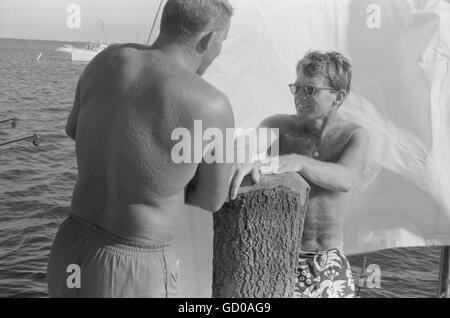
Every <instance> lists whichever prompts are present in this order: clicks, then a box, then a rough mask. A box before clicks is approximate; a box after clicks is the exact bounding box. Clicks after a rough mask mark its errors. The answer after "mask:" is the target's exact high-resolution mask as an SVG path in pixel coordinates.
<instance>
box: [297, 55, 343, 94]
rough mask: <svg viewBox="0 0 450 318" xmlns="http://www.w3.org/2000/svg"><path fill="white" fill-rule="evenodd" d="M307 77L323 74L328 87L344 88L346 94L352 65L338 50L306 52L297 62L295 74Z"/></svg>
mask: <svg viewBox="0 0 450 318" xmlns="http://www.w3.org/2000/svg"><path fill="white" fill-rule="evenodd" d="M300 74H303V75H304V76H306V77H307V78H310V79H312V78H316V77H320V76H323V77H325V78H326V79H327V80H328V84H329V85H330V87H332V88H335V89H337V90H345V91H346V93H347V94H348V93H349V92H350V87H351V84H352V66H351V64H350V62H349V60H348V59H347V58H346V57H345V56H344V55H342V54H341V53H338V52H327V53H322V52H317V51H315V52H308V53H307V54H306V55H305V57H304V58H303V59H302V60H301V61H300V62H298V64H297V75H300Z"/></svg>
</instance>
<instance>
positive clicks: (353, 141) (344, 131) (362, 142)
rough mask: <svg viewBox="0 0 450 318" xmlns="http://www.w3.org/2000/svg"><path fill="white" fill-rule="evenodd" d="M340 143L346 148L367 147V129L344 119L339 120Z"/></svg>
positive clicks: (368, 138) (368, 139) (368, 140)
mask: <svg viewBox="0 0 450 318" xmlns="http://www.w3.org/2000/svg"><path fill="white" fill-rule="evenodd" d="M339 127H340V128H341V129H340V136H339V140H340V143H342V144H343V145H345V146H346V147H347V148H354V147H357V148H368V146H369V142H370V137H369V132H368V130H367V129H366V128H365V127H363V126H360V125H358V124H355V123H351V122H348V121H345V120H341V121H340V125H339Z"/></svg>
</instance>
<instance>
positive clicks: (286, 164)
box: [261, 154, 302, 174]
mask: <svg viewBox="0 0 450 318" xmlns="http://www.w3.org/2000/svg"><path fill="white" fill-rule="evenodd" d="M301 158H302V156H301V155H297V154H292V155H286V156H281V157H276V158H272V159H271V161H272V162H275V163H277V164H272V165H271V166H270V167H264V168H262V169H261V173H262V174H285V173H289V172H300V171H301V170H302V162H301Z"/></svg>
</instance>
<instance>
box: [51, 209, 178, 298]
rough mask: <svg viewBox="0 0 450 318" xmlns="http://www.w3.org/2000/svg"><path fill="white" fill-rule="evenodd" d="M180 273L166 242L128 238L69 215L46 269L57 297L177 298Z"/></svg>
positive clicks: (53, 295) (56, 240)
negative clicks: (145, 241)
mask: <svg viewBox="0 0 450 318" xmlns="http://www.w3.org/2000/svg"><path fill="white" fill-rule="evenodd" d="M179 276H180V275H179V266H178V262H177V259H176V256H175V253H174V251H173V249H172V248H171V246H169V245H167V244H155V245H150V244H149V245H146V244H143V243H137V242H132V241H127V240H124V239H122V238H119V237H117V236H115V235H112V234H110V233H108V232H106V231H104V230H102V229H101V228H99V227H97V226H95V225H92V224H90V223H88V222H86V221H84V220H82V219H80V218H76V217H74V216H71V217H69V218H68V219H67V220H65V221H64V222H63V224H62V225H61V227H60V229H59V231H58V234H57V235H56V238H55V241H54V242H53V246H52V249H51V252H50V259H49V263H48V268H47V284H48V292H49V295H50V297H58V298H72V297H81V298H98V297H102V298H103V297H104V298H111V297H113V298H119V297H123V298H135V297H139V298H142V297H151V298H172V297H178V296H179Z"/></svg>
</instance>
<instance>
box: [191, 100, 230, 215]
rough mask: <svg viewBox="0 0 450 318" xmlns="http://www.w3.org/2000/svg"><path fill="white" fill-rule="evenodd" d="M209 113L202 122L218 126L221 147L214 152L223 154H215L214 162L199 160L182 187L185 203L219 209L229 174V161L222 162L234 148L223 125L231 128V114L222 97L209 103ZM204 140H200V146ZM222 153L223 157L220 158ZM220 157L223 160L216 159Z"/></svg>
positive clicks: (226, 192) (225, 195)
mask: <svg viewBox="0 0 450 318" xmlns="http://www.w3.org/2000/svg"><path fill="white" fill-rule="evenodd" d="M211 111H213V115H212V116H209V117H208V120H207V121H209V122H207V123H204V127H205V128H216V129H217V131H219V130H220V132H221V133H222V136H223V140H222V141H223V143H222V144H223V148H222V151H220V152H218V150H219V149H217V148H216V149H215V150H214V151H215V153H221V154H223V156H218V157H219V158H217V157H216V158H217V159H218V162H205V160H203V161H202V163H200V164H199V166H198V168H197V172H196V176H195V178H194V180H193V181H192V182H191V184H190V185H189V187H188V188H187V191H186V204H188V205H192V206H196V207H199V208H202V209H204V210H207V211H211V212H217V211H219V210H220V209H221V208H222V206H223V204H224V203H225V201H226V200H227V199H228V195H229V187H230V177H231V171H232V167H233V164H232V163H231V162H230V163H226V157H227V156H226V154H227V152H229V151H234V149H233V146H234V144H233V140H231V141H228V142H227V140H226V138H227V135H228V136H230V134H227V131H226V130H227V129H234V117H233V112H232V109H231V105H230V104H229V102H228V100H227V99H226V98H223V99H221V101H219V103H216V105H215V106H214V107H212V109H211ZM206 144H208V142H204V146H205V145H206ZM220 157H223V158H220ZM220 159H223V160H220Z"/></svg>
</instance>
